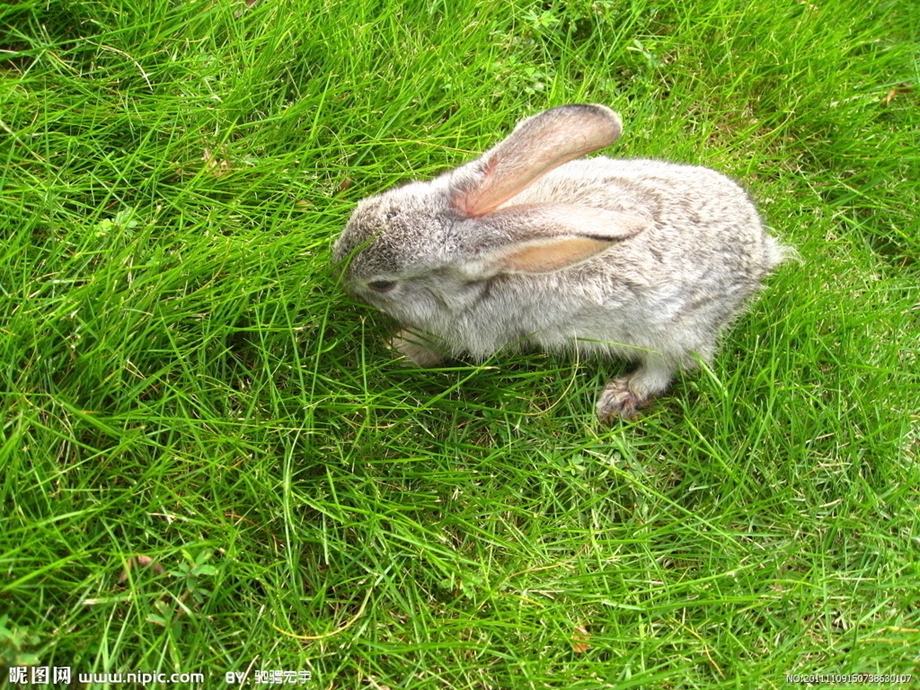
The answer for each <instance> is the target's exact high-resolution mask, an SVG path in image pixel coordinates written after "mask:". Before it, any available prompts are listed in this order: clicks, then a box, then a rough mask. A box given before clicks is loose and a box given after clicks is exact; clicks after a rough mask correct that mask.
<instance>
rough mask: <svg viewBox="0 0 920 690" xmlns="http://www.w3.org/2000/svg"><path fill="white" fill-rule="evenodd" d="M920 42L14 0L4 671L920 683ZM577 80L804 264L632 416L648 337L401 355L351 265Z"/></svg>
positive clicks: (5, 298)
mask: <svg viewBox="0 0 920 690" xmlns="http://www.w3.org/2000/svg"><path fill="white" fill-rule="evenodd" d="M918 55H920V8H918V6H917V5H916V3H915V2H904V1H903V0H897V1H894V0H880V1H879V2H865V0H827V1H826V2H825V1H822V0H779V1H778V2H772V3H767V2H763V3H752V2H746V1H743V0H692V1H689V2H688V1H684V0H658V1H654V2H653V1H652V0H632V1H630V0H595V1H593V2H591V1H590V0H571V2H568V3H533V4H532V3H529V2H515V3H499V2H488V1H485V0H454V1H453V2H449V3H448V2H438V1H437V0H425V1H422V0H410V2H406V3H395V2H392V3H388V2H372V1H370V0H350V1H349V2H345V1H344V0H341V1H335V0H313V1H311V0H301V1H299V2H294V1H293V0H291V1H288V0H261V1H260V2H258V3H255V4H253V5H252V6H251V7H250V6H248V4H247V3H245V2H229V1H225V0H184V1H183V2H177V1H175V0H134V1H133V2H128V0H110V1H108V2H91V1H89V0H21V1H20V2H18V3H13V4H2V5H0V232H2V243H0V356H2V360H0V361H2V381H0V394H2V418H0V422H2V431H0V434H2V436H0V477H2V480H0V494H2V500H0V671H2V674H3V675H0V685H3V684H4V683H6V682H7V681H9V680H10V678H11V676H9V674H8V672H7V671H6V670H5V667H14V668H19V667H24V666H38V667H49V668H51V669H52V670H53V669H54V667H58V668H61V667H70V668H71V669H72V674H73V675H72V680H73V681H74V683H75V686H77V687H84V686H85V685H84V684H82V683H80V682H79V681H78V679H77V674H78V673H79V674H89V673H99V674H101V673H106V672H108V673H115V672H119V671H121V672H132V671H140V672H145V673H165V674H172V673H201V674H204V677H205V682H204V683H203V684H201V686H202V687H218V688H220V687H236V686H238V685H239V683H233V684H232V685H231V684H228V683H227V682H226V681H225V674H226V673H227V672H239V673H243V672H246V671H249V673H250V676H249V681H248V682H247V683H244V684H243V685H244V686H253V685H255V683H254V682H253V680H254V679H255V673H256V671H260V670H263V671H267V670H283V671H290V672H295V671H296V672H304V675H302V676H298V677H297V679H298V681H306V672H309V674H310V679H309V680H308V681H306V682H304V683H303V684H302V686H304V687H314V688H324V689H326V688H329V689H332V688H367V689H381V688H390V689H392V690H396V689H397V688H398V689H412V688H497V689H501V688H560V689H561V688H601V687H616V688H631V687H635V688H653V687H662V688H754V687H759V688H779V687H793V684H792V683H790V682H789V681H788V680H787V674H848V673H873V674H911V673H912V674H913V677H912V683H913V684H914V685H916V684H917V683H920V508H918V506H920V464H918V449H920V376H918V372H920V263H918V260H917V258H918V256H920V222H918V208H920V79H918V62H917V61H918ZM571 102H599V103H605V104H607V105H609V106H611V107H612V108H614V109H615V110H617V111H619V112H620V113H621V114H622V116H623V120H624V136H623V138H622V139H621V140H620V142H618V143H617V144H616V145H615V146H614V147H613V148H612V149H610V150H609V151H607V152H605V153H607V154H608V155H613V156H623V157H657V158H666V159H669V160H674V161H681V162H691V163H698V164H703V165H708V166H710V167H713V168H716V169H718V170H720V171H722V172H724V173H726V174H728V175H731V176H733V177H734V178H736V179H738V180H739V181H740V182H741V183H742V184H744V185H745V186H746V187H747V188H748V189H749V190H750V192H751V194H752V196H753V197H754V198H755V199H756V201H757V203H758V205H759V207H760V208H761V209H762V211H763V214H764V216H765V218H766V219H767V222H768V223H769V224H770V226H771V227H772V228H773V232H774V233H775V234H776V235H777V236H778V237H780V238H782V240H783V241H784V242H786V243H788V244H790V245H793V246H795V247H796V248H797V249H798V252H799V254H800V256H801V259H802V260H801V262H789V263H787V264H785V265H783V266H782V267H781V268H780V270H779V271H778V272H777V273H776V274H775V275H774V276H772V277H771V278H770V280H769V282H768V287H767V288H766V290H765V291H764V292H763V294H762V295H761V296H760V298H759V299H758V301H756V302H755V303H754V304H753V305H752V306H751V309H750V310H749V311H748V312H747V313H745V315H744V316H743V317H742V318H741V319H739V320H738V322H737V323H736V324H735V326H734V328H733V329H732V331H731V333H730V334H729V335H728V337H727V338H726V339H725V342H724V345H723V348H722V351H721V353H720V355H719V356H718V357H717V359H716V361H715V363H714V365H713V366H712V367H711V368H710V369H708V370H706V371H704V372H700V373H697V374H692V375H684V376H681V377H680V378H679V379H678V380H677V382H676V384H675V387H674V389H673V391H672V392H671V393H670V394H669V395H667V396H665V397H663V398H661V399H660V400H659V401H658V402H657V403H656V404H655V405H654V406H653V407H652V408H650V409H649V410H647V411H645V413H644V414H643V415H642V416H641V418H639V419H638V420H636V421H633V422H618V423H616V424H614V425H613V426H612V427H609V428H605V427H601V426H599V425H598V424H597V422H596V421H595V419H594V416H593V415H594V412H593V409H594V400H595V396H596V395H597V393H598V391H599V389H600V388H601V386H602V385H603V383H604V382H605V381H607V380H608V379H609V378H610V377H612V376H613V375H615V374H616V373H618V372H619V371H621V370H622V368H623V364H622V363H618V362H606V361H582V362H577V361H574V360H570V359H566V358H565V357H561V356H549V355H545V354H541V353H525V354H515V355H496V356H495V357H494V358H493V359H492V360H490V361H488V362H486V363H485V364H483V365H481V366H480V365H472V364H463V363H459V364H456V365H453V366H451V367H448V368H444V369H439V370H434V371H422V370H417V369H409V368H405V367H402V366H400V365H399V363H398V362H397V361H395V359H394V357H393V355H392V353H391V352H389V351H388V349H387V346H386V341H387V336H388V334H390V333H391V332H392V328H393V324H391V323H389V322H388V320H387V319H386V318H385V317H383V316H381V315H379V314H378V313H376V312H374V311H372V310H370V309H368V308H365V307H362V306H360V305H357V304H354V303H352V302H351V301H349V300H348V299H347V298H346V297H345V296H344V294H343V293H342V291H341V288H340V285H339V283H338V270H337V268H336V267H334V266H331V265H330V260H331V259H330V249H331V244H332V242H333V240H334V239H335V237H336V236H337V234H338V233H339V232H340V230H341V228H342V227H343V225H344V223H345V221H346V220H347V218H348V216H349V214H350V212H351V210H352V208H353V207H354V204H355V203H356V201H357V200H358V199H360V198H362V197H364V196H368V195H371V194H375V193H378V192H380V191H382V190H384V189H386V188H388V187H390V186H392V185H394V184H397V183H399V182H401V181H405V180H408V179H412V178H428V177H431V176H433V175H435V174H437V173H440V172H442V171H444V170H447V169H449V168H450V167H451V166H455V165H457V164H459V163H461V162H464V161H466V160H469V159H470V158H472V157H473V156H475V155H476V154H477V153H479V152H480V151H482V150H483V149H484V148H486V147H487V146H489V145H490V144H492V143H494V142H495V141H497V140H498V139H499V138H501V137H502V136H504V135H505V134H507V133H508V132H509V131H510V129H511V128H512V127H513V125H514V123H515V122H517V121H518V120H519V119H521V118H522V117H524V116H526V115H529V114H532V113H534V112H537V111H539V110H543V109H545V108H547V107H550V106H554V105H560V104H563V103H571ZM30 672H31V671H30ZM289 680H290V677H289ZM901 680H905V679H904V678H902V679H901ZM104 685H105V684H104V683H103V682H102V681H101V677H100V679H99V680H98V681H97V682H93V683H90V684H89V686H91V687H103V686H104ZM838 685H839V683H838ZM909 685H910V683H909V682H903V683H900V684H897V683H896V684H887V685H883V686H881V687H907V686H909ZM156 686H157V687H166V686H165V685H164V684H162V683H160V684H156ZM181 686H182V684H176V685H175V687H181ZM833 686H835V684H834V683H828V684H826V685H825V687H833ZM112 687H118V686H116V685H115V684H112ZM151 687H152V686H151Z"/></svg>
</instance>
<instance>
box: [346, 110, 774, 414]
mask: <svg viewBox="0 0 920 690" xmlns="http://www.w3.org/2000/svg"><path fill="white" fill-rule="evenodd" d="M621 129H622V126H621V123H620V118H619V116H618V115H617V114H616V113H614V112H613V111H612V110H610V109H609V108H607V107H605V106H602V105H567V106H561V107H558V108H553V109H551V110H546V111H544V112H541V113H539V114H537V115H534V116H532V117H529V118H527V119H525V120H523V121H522V122H520V123H519V124H518V126H517V127H516V128H515V129H514V131H513V132H512V133H511V134H510V135H509V136H508V137H507V138H506V139H504V140H503V141H501V142H499V143H498V144H497V145H495V146H494V147H493V148H491V149H489V150H488V151H486V152H485V153H484V154H483V155H482V156H481V157H480V158H478V159H476V160H474V161H472V162H470V163H467V164H465V165H463V166H461V167H459V168H457V169H455V170H452V171H449V172H447V173H444V174H443V175H441V176H440V177H437V178H435V179H434V180H431V181H429V182H413V183H410V184H407V185H405V186H402V187H398V188H395V189H391V190H389V191H387V192H384V193H383V194H380V195H378V196H374V197H370V198H368V199H364V200H363V201H361V202H360V203H359V204H358V206H357V208H356V209H355V211H354V213H353V215H352V216H351V219H350V220H349V221H348V224H347V225H346V227H345V229H344V231H343V232H342V234H341V236H340V237H339V238H338V240H337V241H336V243H335V245H334V247H333V258H334V259H335V260H336V261H343V260H346V259H350V261H349V263H348V266H347V268H346V270H345V274H344V275H345V283H346V288H347V290H348V291H349V292H350V293H351V294H352V295H354V296H355V297H357V298H358V299H361V300H363V301H365V302H366V303H369V304H370V305H372V306H375V307H377V308H379V309H380V310H381V311H383V312H385V313H387V314H389V315H390V316H392V317H394V318H395V319H396V320H397V321H399V322H400V323H401V324H402V326H403V330H402V331H401V332H400V333H399V334H398V335H397V336H396V338H395V339H394V345H395V346H396V348H397V349H398V350H399V351H400V352H401V353H402V354H403V355H404V356H405V357H406V358H407V359H408V360H410V361H411V362H413V363H415V364H418V365H421V366H436V365H437V364H438V363H440V362H441V361H442V360H443V359H444V358H445V357H451V356H462V355H468V356H472V357H473V358H475V359H477V360H482V359H485V358H487V357H489V356H490V355H492V354H493V353H495V352H496V351H498V350H501V349H503V348H510V347H515V346H536V347H539V348H543V349H545V350H548V351H559V350H573V349H574V348H577V349H578V350H579V351H580V352H581V353H584V354H596V355H602V356H609V357H617V358H622V359H626V360H631V361H636V362H638V367H637V368H636V369H635V370H634V371H632V372H631V373H629V374H627V375H625V376H622V377H619V378H616V379H614V380H613V381H611V382H610V383H608V384H607V386H606V387H605V388H604V390H603V391H602V392H601V395H600V397H599V399H598V402H597V415H598V417H599V418H600V419H601V420H602V421H604V422H609V421H611V420H612V419H614V418H616V417H618V416H620V417H627V418H629V417H632V416H634V414H635V412H636V410H637V409H639V408H641V407H644V406H646V405H647V404H648V403H649V402H650V401H651V400H652V399H653V398H654V397H655V396H656V395H658V394H660V393H662V392H664V391H665V390H666V389H667V388H668V386H669V385H670V383H671V380H672V378H673V377H674V374H675V373H676V371H677V370H678V369H684V370H690V369H693V368H694V367H695V366H696V364H697V360H696V357H697V356H698V357H700V358H701V359H702V360H703V361H707V360H710V359H711V358H712V356H713V355H714V353H715V350H716V345H717V341H718V337H719V333H720V332H721V331H722V330H723V329H724V328H725V326H726V325H727V324H728V323H729V322H730V321H731V320H732V318H733V317H734V316H736V315H737V314H738V313H739V311H740V310H741V308H742V306H743V304H744V303H745V301H746V300H747V298H748V297H750V296H751V295H752V293H754V292H756V291H757V290H758V288H759V287H760V283H761V280H762V279H763V278H764V277H765V276H766V275H767V274H768V273H769V272H770V271H771V270H772V269H773V268H774V267H776V266H777V264H779V263H780V262H781V261H782V260H783V258H785V256H787V254H788V253H789V251H790V250H788V249H787V248H785V247H783V246H782V245H780V244H779V242H777V241H776V239H774V238H773V237H771V236H770V235H769V234H767V232H766V231H765V229H764V226H763V224H762V222H761V219H760V216H759V215H758V213H757V210H756V209H755V208H754V205H753V203H752V202H751V200H750V199H749V197H748V196H747V194H746V193H745V192H744V191H743V190H742V189H741V188H740V187H739V186H738V185H737V184H735V183H734V182H733V181H731V180H730V179H728V178H727V177H725V176H723V175H721V174H720V173H717V172H715V171H713V170H710V169H708V168H702V167H698V166H692V165H678V164H674V163H667V162H662V161H656V160H614V159H610V158H605V157H595V158H590V159H581V158H579V157H580V156H582V155H584V154H586V153H589V152H591V151H595V150H597V149H600V148H603V147H605V146H608V145H610V144H611V143H613V142H614V141H615V140H616V139H617V138H618V137H619V135H620V132H621ZM575 159H578V160H575Z"/></svg>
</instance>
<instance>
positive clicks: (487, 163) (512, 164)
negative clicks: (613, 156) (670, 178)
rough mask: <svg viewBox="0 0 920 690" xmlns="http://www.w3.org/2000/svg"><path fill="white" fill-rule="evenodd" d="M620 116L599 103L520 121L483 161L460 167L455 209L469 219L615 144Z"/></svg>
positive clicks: (618, 133)
mask: <svg viewBox="0 0 920 690" xmlns="http://www.w3.org/2000/svg"><path fill="white" fill-rule="evenodd" d="M621 131H622V125H621V123H620V118H619V116H618V115H617V114H616V113H615V112H613V111H612V110H610V108H607V107H606V106H603V105H564V106H561V107H559V108H552V109H551V110H545V111H543V112H542V113H539V114H537V115H534V116H532V117H529V118H527V119H526V120H523V121H522V122H521V123H520V124H519V125H518V126H517V127H516V128H515V130H514V131H513V132H512V133H511V134H510V135H508V137H507V138H506V139H505V140H504V141H501V142H499V143H498V144H496V145H495V146H493V147H492V148H491V149H489V150H488V151H486V152H485V153H484V154H483V155H482V157H481V158H479V159H478V160H475V161H473V162H472V163H470V164H468V165H467V166H464V167H463V168H461V170H463V171H464V172H466V171H467V170H469V172H471V173H472V179H470V178H467V179H465V180H464V179H463V177H466V175H463V176H462V177H461V180H462V181H460V182H459V185H458V188H457V189H455V190H454V191H453V194H452V199H451V200H452V203H453V206H454V208H456V209H457V210H458V211H460V212H461V213H463V214H464V215H467V216H471V217H473V218H476V217H479V216H483V215H485V214H487V213H490V212H492V211H494V210H495V209H496V208H498V206H499V205H501V204H502V203H504V202H505V201H507V200H508V199H510V198H511V197H513V196H514V195H515V194H517V193H518V192H520V191H521V190H523V189H524V188H525V187H526V186H527V185H529V184H530V183H531V182H533V181H534V180H536V179H537V178H538V177H540V176H541V175H543V174H545V173H547V172H549V171H550V170H552V169H553V168H555V167H558V166H560V165H562V164H563V163H566V162H567V161H570V160H572V159H573V158H578V157H579V156H583V155H585V154H586V153H590V152H591V151H596V150H597V149H600V148H603V147H605V146H609V145H610V144H612V143H613V142H614V141H616V140H617V139H618V138H619V136H620V132H621Z"/></svg>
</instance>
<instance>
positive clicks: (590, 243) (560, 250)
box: [500, 237, 613, 273]
mask: <svg viewBox="0 0 920 690" xmlns="http://www.w3.org/2000/svg"><path fill="white" fill-rule="evenodd" d="M612 244H613V242H611V241H605V240H597V239H593V238H590V237H561V238H555V239H551V240H542V241H537V242H533V243H522V244H521V245H520V246H518V247H517V248H516V249H515V250H514V251H512V252H510V253H509V254H507V255H506V256H504V257H503V259H502V260H501V262H500V263H501V268H502V271H503V272H506V273H551V272H552V271H558V270H560V269H563V268H567V267H568V266H574V265H575V264H579V263H581V262H583V261H587V260H588V259H590V258H591V257H593V256H596V255H597V254H600V253H601V252H603V251H606V250H607V249H609V248H610V247H611V245H612Z"/></svg>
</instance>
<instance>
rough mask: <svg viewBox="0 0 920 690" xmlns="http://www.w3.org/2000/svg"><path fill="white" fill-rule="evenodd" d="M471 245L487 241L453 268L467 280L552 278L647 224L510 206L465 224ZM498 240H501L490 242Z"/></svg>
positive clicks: (580, 210)
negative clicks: (548, 275)
mask: <svg viewBox="0 0 920 690" xmlns="http://www.w3.org/2000/svg"><path fill="white" fill-rule="evenodd" d="M464 224H469V226H468V228H467V229H468V230H469V231H470V235H471V236H472V238H471V240H472V244H474V245H476V244H480V243H483V242H482V239H483V238H484V237H489V238H490V240H489V241H488V242H485V243H483V244H488V246H489V248H488V249H485V250H480V251H478V252H477V253H476V255H475V256H474V257H473V258H471V259H470V260H467V261H464V262H462V264H461V265H460V266H458V268H459V270H460V272H461V273H462V274H463V275H464V276H465V277H466V278H468V279H470V280H486V279H488V278H491V277H493V276H496V275H500V274H512V273H524V274H528V273H552V272H553V271H558V270H561V269H563V268H568V267H570V266H575V265H577V264H580V263H583V262H585V261H587V260H589V259H591V258H593V257H595V256H597V255H598V254H600V253H602V252H605V251H607V250H608V249H610V248H611V247H612V246H613V245H614V244H616V243H617V242H621V241H623V240H625V239H627V238H629V237H632V236H633V235H635V234H636V233H639V232H641V231H643V230H645V229H646V228H647V227H648V226H649V225H650V224H651V223H650V221H649V220H647V219H646V218H643V217H642V216H638V215H634V214H629V213H619V212H615V211H606V210H604V209H599V208H591V207H583V206H569V205H566V204H534V205H530V206H511V207H509V208H507V209H502V210H501V211H497V212H495V213H492V214H490V215H489V216H486V217H485V218H480V219H476V220H472V219H471V220H468V221H465V223H463V224H461V225H464ZM495 238H501V239H495Z"/></svg>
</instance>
